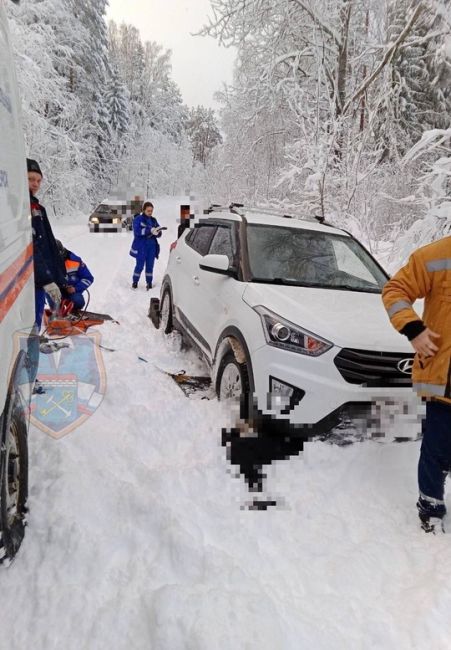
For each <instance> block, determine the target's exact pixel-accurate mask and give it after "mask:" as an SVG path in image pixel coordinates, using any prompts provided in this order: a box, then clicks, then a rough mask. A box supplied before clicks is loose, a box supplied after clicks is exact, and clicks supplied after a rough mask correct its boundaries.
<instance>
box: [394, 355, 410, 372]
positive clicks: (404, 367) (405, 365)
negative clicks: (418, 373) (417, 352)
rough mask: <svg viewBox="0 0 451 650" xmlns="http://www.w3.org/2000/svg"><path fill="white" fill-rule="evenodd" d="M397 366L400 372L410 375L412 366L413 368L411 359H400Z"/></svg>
mask: <svg viewBox="0 0 451 650" xmlns="http://www.w3.org/2000/svg"><path fill="white" fill-rule="evenodd" d="M397 368H398V370H399V371H400V372H402V373H404V374H405V375H411V374H412V368H413V359H412V358H409V359H401V361H398V364H397Z"/></svg>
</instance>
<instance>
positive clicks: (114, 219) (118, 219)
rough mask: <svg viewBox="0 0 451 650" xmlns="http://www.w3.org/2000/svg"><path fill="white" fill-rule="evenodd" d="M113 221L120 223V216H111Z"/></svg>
mask: <svg viewBox="0 0 451 650" xmlns="http://www.w3.org/2000/svg"><path fill="white" fill-rule="evenodd" d="M113 223H122V219H121V218H120V217H113Z"/></svg>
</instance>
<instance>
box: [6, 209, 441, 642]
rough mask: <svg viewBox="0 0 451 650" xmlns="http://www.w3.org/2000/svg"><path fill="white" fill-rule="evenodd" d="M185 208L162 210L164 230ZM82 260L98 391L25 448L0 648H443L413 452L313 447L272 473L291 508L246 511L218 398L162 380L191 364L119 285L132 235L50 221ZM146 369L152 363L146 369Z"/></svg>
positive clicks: (435, 557) (436, 560) (127, 271)
mask: <svg viewBox="0 0 451 650" xmlns="http://www.w3.org/2000/svg"><path fill="white" fill-rule="evenodd" d="M178 203H179V202H178V201H176V200H169V199H161V200H160V201H156V202H155V207H156V210H155V213H156V215H157V216H158V217H159V219H160V222H161V223H164V224H166V225H168V226H169V227H170V231H169V232H168V233H165V235H164V237H165V240H164V241H165V245H164V246H163V247H162V248H163V254H162V257H161V259H160V260H159V262H158V263H157V267H156V281H157V286H156V288H155V289H154V290H152V292H151V295H158V293H159V285H160V281H161V278H162V275H163V272H164V268H165V263H166V258H167V247H168V245H169V242H170V241H172V240H173V239H174V238H175V236H174V233H175V219H176V215H177V212H178V207H177V206H178ZM55 231H56V234H57V235H58V236H60V238H61V239H62V240H63V241H64V243H65V244H66V245H67V246H68V247H69V248H71V249H73V250H74V251H75V252H76V253H78V254H80V255H81V256H82V257H83V258H84V259H86V261H87V262H88V264H89V266H90V268H91V269H92V271H93V273H94V275H95V278H96V282H95V284H94V286H93V290H92V298H91V305H90V306H91V308H92V309H95V310H96V311H107V312H109V313H111V314H112V315H114V316H116V317H117V318H118V320H119V321H120V325H115V324H105V325H104V326H103V327H102V336H103V339H102V343H103V344H104V345H105V346H106V347H110V348H114V349H115V352H109V351H106V350H104V351H103V357H104V362H105V366H106V371H107V380H108V387H107V391H106V395H105V398H104V400H103V402H102V404H101V406H100V407H99V409H98V410H97V412H96V413H95V414H94V415H93V416H92V417H91V418H90V419H89V420H88V421H87V422H85V423H84V424H83V425H82V426H81V427H80V428H78V429H76V430H75V431H73V432H72V433H71V434H69V435H68V436H66V437H64V438H62V439H60V440H55V439H52V438H50V437H48V436H47V435H45V434H44V433H42V432H41V431H39V430H37V429H32V431H31V435H30V447H31V449H30V454H31V457H30V491H31V495H30V515H29V526H28V529H27V533H26V537H25V540H24V543H23V545H22V548H21V550H20V552H19V555H18V557H17V559H16V561H15V562H14V563H13V564H12V565H11V566H10V567H9V568H7V569H2V570H1V572H0V583H1V592H0V593H1V608H0V648H1V650H56V649H58V650H60V649H64V650H134V649H136V650H149V649H150V650H185V649H189V650H216V649H218V650H219V649H220V650H229V649H234V650H235V649H240V650H241V649H246V650H254V649H255V650H257V649H258V650H300V649H301V648H306V649H309V650H310V649H313V648H314V649H315V650H323V649H324V650H331V649H332V648H333V649H334V650H341V649H343V650H357V649H362V650H369V649H381V650H382V649H384V650H388V649H392V648H393V649H395V648H396V649H400V650H403V649H407V648H408V649H409V650H410V649H413V648H425V647H431V648H434V650H440V649H443V650H445V649H446V650H449V648H450V646H451V642H450V639H451V617H450V616H449V611H450V610H451V536H449V535H448V536H447V535H445V536H442V537H431V536H426V535H425V534H424V533H422V532H420V530H419V528H418V524H417V520H416V514H415V507H414V506H415V497H416V479H415V471H416V468H415V466H416V460H417V455H418V443H416V442H411V443H405V444H379V443H375V442H364V443H360V444H354V445H352V446H349V447H336V446H331V445H327V444H324V443H321V442H315V443H309V444H307V446H306V449H305V452H304V454H303V456H302V457H296V458H291V459H290V460H289V461H281V462H278V463H274V465H273V466H271V467H270V468H269V470H268V486H269V487H270V488H271V489H272V491H273V493H276V494H280V495H283V497H284V499H285V502H286V505H285V507H284V508H281V509H273V510H268V511H266V512H249V511H242V510H240V504H241V503H242V502H243V501H244V499H245V495H246V493H245V489H244V487H243V482H242V480H241V479H237V478H233V477H232V476H231V475H230V473H228V471H227V470H228V464H227V461H226V458H225V453H224V449H223V448H221V447H220V430H221V426H222V424H223V423H225V421H226V420H225V414H224V413H223V411H222V410H221V408H220V406H219V404H218V403H217V402H216V401H215V400H211V401H207V400H189V399H187V398H186V397H185V396H184V395H183V393H182V391H181V390H180V389H179V388H178V387H177V386H176V385H175V383H174V382H173V381H172V380H171V379H170V378H169V377H168V376H166V375H164V374H163V373H161V372H160V371H159V370H158V367H159V368H165V369H172V370H180V369H182V368H184V369H187V370H192V369H195V368H196V367H197V366H198V362H197V360H196V357H195V356H194V355H187V354H186V353H181V352H179V351H177V346H176V345H175V342H172V343H171V341H169V342H167V341H164V339H163V336H162V334H161V332H159V331H156V330H154V329H153V328H152V326H151V324H150V321H149V320H148V318H147V308H148V302H149V294H148V293H146V292H145V290H144V289H143V287H141V288H140V289H139V290H138V291H137V292H132V291H131V289H130V279H131V277H130V276H131V272H132V267H133V260H132V259H131V258H130V257H129V256H128V248H129V244H130V233H123V234H120V235H98V234H89V233H88V232H87V226H86V225H85V224H83V225H72V226H67V225H65V226H64V227H61V226H58V225H56V227H55ZM139 357H142V358H143V359H146V360H147V363H146V362H145V361H143V360H141V359H139Z"/></svg>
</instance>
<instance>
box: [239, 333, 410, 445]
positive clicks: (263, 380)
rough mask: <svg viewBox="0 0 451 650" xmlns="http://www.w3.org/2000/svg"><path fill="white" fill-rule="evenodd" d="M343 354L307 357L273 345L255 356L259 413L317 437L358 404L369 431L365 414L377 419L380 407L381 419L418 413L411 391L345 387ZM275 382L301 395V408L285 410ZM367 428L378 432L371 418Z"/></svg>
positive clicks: (333, 352) (406, 388)
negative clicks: (340, 364) (339, 364)
mask: <svg viewBox="0 0 451 650" xmlns="http://www.w3.org/2000/svg"><path fill="white" fill-rule="evenodd" d="M340 351H341V350H340V348H337V347H333V348H332V349H331V350H329V351H328V352H326V353H325V354H323V355H321V356H319V357H308V356H305V355H301V354H297V353H294V352H288V351H285V350H280V349H278V348H276V347H273V346H270V345H264V346H262V347H260V348H259V349H258V350H255V351H253V353H252V365H253V368H252V369H253V377H254V385H255V394H254V404H255V406H257V408H258V411H259V412H260V413H262V414H263V415H265V416H266V415H267V416H270V417H271V418H273V419H275V420H277V421H278V422H282V421H286V423H287V424H289V425H291V427H293V431H295V430H296V429H299V430H301V429H306V430H309V429H310V430H311V431H312V435H313V434H317V433H324V432H326V431H329V430H330V429H331V428H332V427H334V426H335V425H336V424H337V423H338V422H339V421H340V418H341V417H342V413H343V411H349V405H350V404H351V405H353V408H352V409H351V410H352V411H353V412H356V410H357V411H359V409H358V408H356V407H358V405H359V404H361V406H362V409H361V410H360V412H359V414H358V418H357V419H358V420H360V425H364V422H363V419H364V418H365V417H366V416H365V415H362V414H364V413H365V412H368V413H370V414H371V412H372V411H373V414H374V411H375V409H374V408H372V407H371V405H375V406H376V407H377V409H376V410H377V411H378V412H379V413H381V414H383V413H384V410H385V408H386V409H387V413H388V412H389V411H390V412H394V413H399V414H402V413H407V412H409V413H410V414H412V413H413V412H414V411H415V413H416V406H415V405H416V404H417V403H418V400H417V398H416V396H415V394H414V393H413V391H412V388H411V387H410V386H408V385H407V386H399V387H398V386H396V385H389V386H384V385H382V386H371V387H367V386H363V385H361V384H355V383H350V382H349V381H346V380H345V379H344V377H343V376H342V374H341V372H340V370H339V369H338V368H337V365H336V364H335V358H336V357H337V355H338V354H339V353H340ZM376 354H377V353H376ZM400 356H402V354H401V355H400ZM405 356H406V357H407V356H408V354H406V355H405ZM271 378H274V379H276V380H278V381H279V382H282V383H284V384H286V385H288V386H291V387H294V388H296V389H298V391H299V392H298V393H297V398H300V399H299V401H298V403H297V404H294V405H291V406H290V407H289V408H288V409H287V407H286V404H285V405H284V408H278V406H277V403H276V402H277V400H275V399H274V393H271V391H270V385H271V383H270V382H271ZM387 417H388V416H387ZM383 419H384V418H382V420H383ZM381 424H382V425H383V422H381ZM368 426H369V427H374V426H375V422H374V417H373V416H371V415H370V416H369V420H368Z"/></svg>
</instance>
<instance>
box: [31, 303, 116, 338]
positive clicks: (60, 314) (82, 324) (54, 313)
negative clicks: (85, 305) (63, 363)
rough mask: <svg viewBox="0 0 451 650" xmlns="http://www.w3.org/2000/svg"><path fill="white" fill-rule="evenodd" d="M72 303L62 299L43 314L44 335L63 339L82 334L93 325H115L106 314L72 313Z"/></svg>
mask: <svg viewBox="0 0 451 650" xmlns="http://www.w3.org/2000/svg"><path fill="white" fill-rule="evenodd" d="M73 309H74V303H73V302H72V301H71V300H67V299H66V298H63V300H62V301H61V302H60V303H59V305H56V306H55V308H54V309H53V310H51V309H46V310H45V312H44V319H43V321H44V326H45V330H44V331H45V334H46V335H47V336H48V337H49V338H52V337H58V338H59V337H65V336H74V335H77V334H84V333H85V332H86V330H87V329H88V328H89V327H92V326H93V325H102V324H103V323H104V322H105V321H106V320H108V321H112V322H113V323H117V322H118V321H116V320H114V319H113V318H112V317H111V316H109V315H108V314H96V313H94V312H91V311H86V310H85V311H81V312H76V313H74V311H73Z"/></svg>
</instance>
